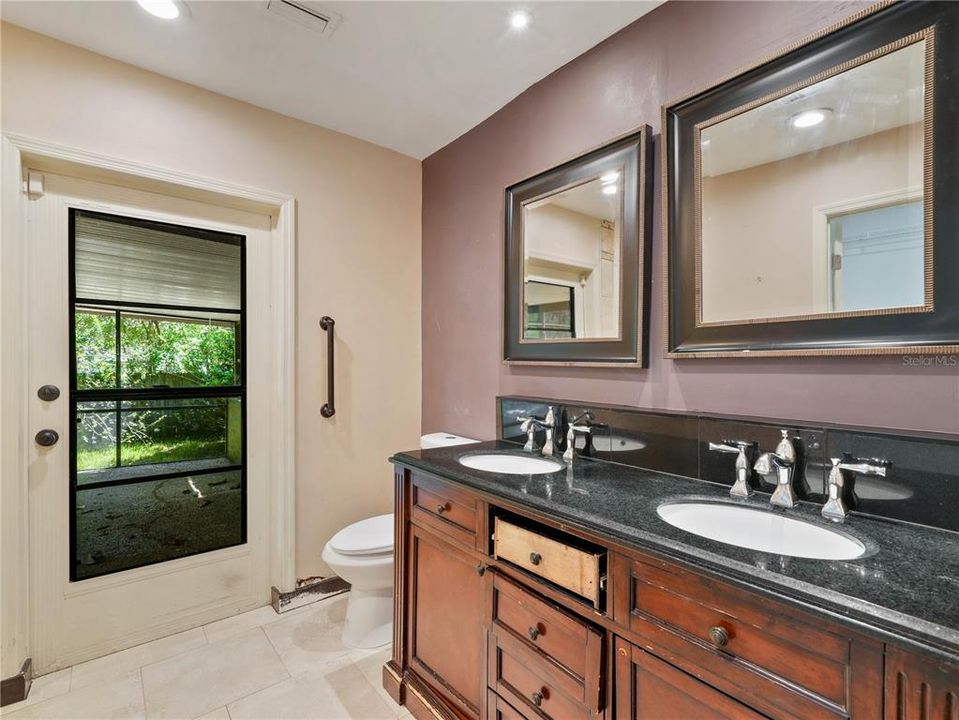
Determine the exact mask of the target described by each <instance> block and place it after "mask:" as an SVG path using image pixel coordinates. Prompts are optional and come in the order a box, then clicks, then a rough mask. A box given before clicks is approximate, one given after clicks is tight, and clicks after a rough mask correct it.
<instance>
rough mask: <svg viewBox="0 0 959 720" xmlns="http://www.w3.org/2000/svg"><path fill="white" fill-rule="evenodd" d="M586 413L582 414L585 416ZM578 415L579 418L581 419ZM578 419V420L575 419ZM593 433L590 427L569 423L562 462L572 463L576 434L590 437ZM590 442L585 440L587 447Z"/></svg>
mask: <svg viewBox="0 0 959 720" xmlns="http://www.w3.org/2000/svg"><path fill="white" fill-rule="evenodd" d="M586 414H588V413H583V415H586ZM583 415H580V416H579V417H580V418H581V417H583ZM577 419H579V418H577ZM592 432H593V426H592V425H577V424H576V423H575V422H570V424H569V427H568V428H567V430H566V450H565V452H563V460H565V461H566V462H572V460H573V458H574V457H576V448H575V443H576V433H581V434H582V435H591V434H592ZM590 442H591V441H590V440H589V439H587V441H586V443H587V447H588V446H589V443H590Z"/></svg>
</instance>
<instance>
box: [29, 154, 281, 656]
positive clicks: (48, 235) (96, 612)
mask: <svg viewBox="0 0 959 720" xmlns="http://www.w3.org/2000/svg"><path fill="white" fill-rule="evenodd" d="M71 209H79V210H81V211H82V210H87V211H95V212H100V213H107V214H110V215H116V216H123V217H127V218H136V219H139V220H147V221H153V222H156V223H170V224H174V225H179V226H188V227H190V228H198V229H201V230H208V231H217V232H220V233H231V234H234V235H237V236H242V237H243V238H244V239H245V242H244V247H245V253H246V265H245V266H246V269H247V272H246V277H245V296H246V310H245V318H244V323H243V324H244V327H243V328H242V334H241V338H242V340H241V342H243V343H245V347H246V356H245V363H244V364H245V373H246V375H245V377H246V389H245V398H244V405H245V412H246V441H245V458H244V460H243V464H244V465H245V477H246V485H245V498H243V500H242V501H241V506H240V507H241V508H242V510H241V511H240V512H241V513H243V514H244V522H245V542H242V543H236V544H232V545H231V546H229V547H223V548H221V549H216V550H212V551H209V552H200V553H197V554H190V555H189V556H183V557H177V558H176V559H170V560H164V559H163V558H162V553H161V554H160V555H158V556H157V559H155V560H154V561H153V563H152V564H143V565H142V566H139V567H133V568H132V569H125V570H119V571H116V572H109V573H104V574H99V575H96V574H95V573H94V574H91V575H90V576H88V579H80V578H77V579H74V580H71V571H73V574H74V576H76V565H75V564H76V563H78V562H86V563H88V564H89V563H96V562H98V560H99V558H97V557H94V556H93V555H92V554H89V553H88V555H90V556H89V557H78V556H77V550H76V549H73V550H72V549H71V536H72V534H73V533H72V532H71V518H74V519H75V518H76V517H77V513H81V512H84V511H85V510H86V508H85V503H86V502H87V501H86V500H83V499H77V500H75V501H74V502H73V507H72V506H71V498H72V497H74V495H73V490H72V486H71V482H72V481H73V479H72V477H71V474H72V472H73V471H72V470H71V454H72V453H74V452H75V449H74V448H73V447H72V443H71V437H72V435H71V432H72V428H71V427H70V425H71V417H72V415H71V402H72V401H71V397H70V387H71V373H72V372H73V371H72V370H71V357H70V355H71V352H70V346H71V344H70V333H71V327H72V326H71V322H70V297H71V287H72V286H71V282H72V280H71V272H70V263H69V257H70V253H71V243H70V236H71V231H72V230H71V224H70V217H71ZM21 217H22V226H21V230H22V238H23V242H24V243H26V246H27V247H28V248H29V251H28V252H27V253H26V256H27V260H26V263H25V265H26V268H25V276H24V280H25V283H26V293H25V298H26V301H27V302H26V307H25V308H24V310H23V312H24V317H25V320H26V323H25V328H26V331H25V336H24V337H23V338H22V342H23V343H25V348H24V357H25V360H26V370H25V373H24V375H25V377H24V380H25V382H26V383H27V385H28V390H29V393H28V395H27V396H26V397H27V400H26V402H27V405H28V407H27V408H26V415H27V417H28V421H29V422H28V428H27V430H28V433H27V437H28V438H29V440H30V448H29V451H28V468H29V490H28V500H29V517H28V526H29V576H30V654H31V655H32V657H33V661H34V666H35V670H36V672H38V673H44V672H48V671H51V670H54V669H57V668H60V667H65V666H68V665H72V664H75V663H77V662H81V661H83V660H87V659H90V658H93V657H98V656H100V655H104V654H107V653H109V652H112V651H115V650H118V649H121V648H124V647H129V646H132V645H135V644H139V643H141V642H146V641H149V640H152V639H155V638H158V637H162V636H165V635H168V634H171V633H173V632H178V631H181V630H184V629H186V628H189V627H193V626H196V625H199V624H202V623H207V622H210V621H212V620H215V619H218V618H221V617H226V616H229V615H232V614H235V613H237V612H240V611H243V610H246V609H249V608H252V607H256V606H260V605H263V604H266V603H267V602H269V597H270V562H271V559H270V552H271V550H270V537H269V536H270V527H269V525H270V510H271V487H270V482H271V481H270V478H271V469H270V468H271V455H270V448H269V437H268V432H269V428H268V427H265V426H267V425H268V424H269V423H264V422H259V423H258V422H257V418H266V417H269V416H270V413H269V405H270V403H271V402H273V401H274V399H273V398H272V397H271V394H272V391H271V387H270V381H269V378H271V377H273V374H272V372H273V364H274V363H276V362H277V359H276V357H275V354H274V353H272V352H271V339H272V338H273V335H272V333H273V323H271V312H272V309H271V302H270V297H271V296H270V293H271V288H270V281H271V280H270V278H271V275H270V263H271V253H270V242H271V237H272V236H271V228H272V220H271V218H270V217H269V216H268V215H258V214H254V213H251V212H244V211H240V210H235V209H230V208H225V207H221V206H217V205H208V204H204V203H201V202H196V201H193V200H185V199H181V198H175V197H168V196H165V195H158V194H153V193H149V192H143V191H139V190H132V189H128V188H123V187H118V186H114V185H107V184H100V183H95V182H91V181H88V180H80V179H77V178H73V177H67V176H63V175H55V174H51V173H49V172H47V173H44V174H43V190H42V193H40V194H37V193H34V194H33V195H29V196H28V195H24V196H23V198H22V206H21ZM167 279H168V280H169V282H171V283H173V282H177V281H178V279H177V278H176V277H172V276H171V277H170V278H167ZM167 279H163V278H160V279H157V280H159V281H163V280H167ZM157 307H160V304H157ZM117 317H118V318H119V315H117ZM118 326H119V323H118ZM117 337H118V338H119V331H118V335H117ZM118 358H119V354H118ZM118 363H119V360H118ZM44 385H55V386H57V387H58V388H59V389H60V391H61V392H60V396H59V398H57V399H56V400H46V401H45V400H42V399H40V398H39V397H38V395H37V390H38V389H39V388H40V387H41V386H44ZM116 407H117V408H118V411H117V418H120V412H119V407H120V405H117V406H116ZM41 429H51V430H54V431H56V432H57V433H58V435H59V441H58V442H57V443H56V444H54V445H51V446H49V447H42V446H41V445H40V444H38V443H36V442H34V440H33V438H34V434H35V433H36V432H38V431H39V430H41ZM116 430H117V432H119V427H117V428H116ZM119 447H120V444H119V441H118V443H117V448H118V449H117V452H118V454H119ZM118 456H119V455H118ZM167 474H168V475H169V474H171V473H167ZM152 488H153V490H152V492H153V498H154V499H155V500H156V501H157V502H160V503H162V502H167V501H168V504H169V503H173V504H175V503H181V502H185V501H191V502H194V507H195V503H203V502H207V503H209V502H210V499H209V498H204V497H203V488H204V486H203V484H202V483H201V482H198V481H192V480H190V478H187V477H183V476H180V477H178V478H175V479H171V480H169V482H166V483H163V482H157V483H153V484H152ZM101 490H102V491H103V492H109V491H111V488H110V487H106V488H102V489H101ZM85 492H86V493H87V495H88V496H92V495H91V492H92V491H85ZM80 495H81V493H79V492H78V493H76V497H77V498H79V497H80ZM178 498H179V499H178ZM213 500H214V502H215V500H216V498H214V499H213ZM130 503H131V506H130V507H129V508H126V509H124V507H123V505H122V503H121V504H120V505H119V506H117V505H116V504H114V506H113V508H112V509H111V510H110V511H109V512H110V513H112V514H111V515H108V516H107V517H109V518H110V521H109V523H107V521H104V522H105V523H107V524H108V525H109V527H108V526H107V525H105V526H104V527H103V528H102V532H105V533H106V532H111V533H116V528H117V527H123V526H124V525H126V526H127V529H126V532H127V533H128V534H127V535H125V536H123V537H120V536H117V537H116V538H114V539H112V540H111V542H112V545H111V547H112V548H113V552H114V554H115V557H114V558H113V559H114V560H116V559H117V558H119V559H120V560H121V561H122V560H123V552H125V549H124V548H129V549H130V550H129V551H130V552H134V551H135V549H136V547H137V542H138V539H139V538H140V536H141V535H142V534H143V533H145V532H147V531H148V530H147V529H145V523H147V524H148V523H149V521H150V518H149V513H148V512H147V511H145V510H144V508H143V503H142V501H140V500H138V499H137V496H136V494H135V493H134V494H133V495H131V498H130ZM134 503H136V507H134V506H133V504H134ZM204 507H205V506H204ZM86 511H90V510H86ZM125 513H128V514H129V517H128V518H125V517H119V516H121V515H124V514H125ZM144 513H146V515H145V514H144ZM175 516H176V511H174V512H173V513H172V515H171V513H169V512H168V513H167V516H166V518H165V520H164V522H167V523H169V522H171V520H170V518H171V517H175ZM125 520H129V522H126V523H125V522H124V521H125ZM192 522H193V523H194V524H196V520H195V518H194V519H193V520H192ZM110 523H112V524H110ZM201 529H202V528H201ZM100 531H101V530H100V529H98V528H91V526H89V525H88V526H86V528H85V530H84V532H87V533H90V532H93V533H96V532H100ZM189 532H197V527H193V528H191V529H189ZM168 534H169V536H170V539H169V541H168V542H169V544H170V547H171V548H174V554H175V548H176V544H177V542H178V539H177V535H178V533H177V532H170V533H168ZM153 541H154V542H156V543H158V544H159V545H160V546H162V545H163V543H164V542H167V539H166V536H163V535H161V536H160V537H159V538H157V537H154V538H153ZM125 543H128V544H127V545H125ZM94 575H96V576H94Z"/></svg>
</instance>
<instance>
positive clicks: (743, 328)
mask: <svg viewBox="0 0 959 720" xmlns="http://www.w3.org/2000/svg"><path fill="white" fill-rule="evenodd" d="M920 32H929V34H930V35H931V34H934V36H935V44H934V46H933V48H934V49H933V51H932V53H933V55H932V63H931V68H932V70H933V76H932V77H931V78H929V79H930V80H932V81H933V82H932V88H933V89H932V114H933V119H934V120H933V123H932V126H931V128H927V133H926V142H927V143H930V144H931V153H929V157H930V158H931V165H930V166H928V167H927V176H926V181H925V183H924V185H925V187H926V189H927V195H926V199H927V203H926V212H927V214H930V215H931V222H928V221H927V223H926V226H927V228H930V227H931V228H932V233H931V235H932V237H931V242H929V243H928V245H927V246H931V249H932V257H933V264H932V273H931V277H929V278H927V281H931V284H932V288H933V297H932V303H931V306H932V307H931V309H926V310H924V311H921V312H901V313H892V314H872V315H868V316H862V315H858V316H856V315H853V316H843V315H842V314H837V316H834V317H822V316H819V317H809V318H788V319H782V320H771V321H762V322H756V321H744V322H742V323H728V324H727V323H723V324H719V325H703V324H701V323H698V322H697V288H696V285H695V278H696V267H697V265H696V263H697V246H698V232H697V220H696V211H697V207H698V206H697V202H696V198H697V195H696V188H697V176H696V153H695V139H696V127H697V124H699V123H702V122H703V121H705V120H708V119H709V118H715V117H717V116H720V115H722V114H723V113H728V112H730V111H732V110H734V109H736V108H740V107H744V106H747V105H748V104H749V103H752V102H755V101H756V100H758V99H760V98H765V97H768V96H771V95H774V94H776V93H777V92H779V91H781V90H782V89H783V88H786V87H789V86H793V85H796V84H799V83H803V82H805V81H808V79H810V78H812V77H814V76H817V75H819V74H820V73H825V72H827V71H829V70H831V69H834V68H836V67H837V66H840V65H842V64H844V63H847V62H851V61H853V60H855V59H857V58H860V57H862V56H864V55H866V54H868V53H870V52H873V51H875V50H877V49H879V48H882V47H884V46H887V45H890V44H892V43H895V42H896V41H897V40H900V39H902V38H904V37H907V36H909V35H912V34H914V33H920ZM957 77H959V3H950V2H930V3H924V2H902V3H890V2H882V3H879V4H877V5H873V6H871V7H869V8H868V9H866V10H864V11H862V12H860V13H858V14H856V15H854V16H852V17H851V18H849V19H847V20H846V21H844V22H843V23H840V24H838V25H835V26H833V27H830V28H826V29H825V30H823V31H822V32H820V33H817V34H816V35H814V36H812V37H811V38H808V39H806V40H804V41H803V42H802V43H800V44H797V45H795V46H792V47H790V48H787V49H786V50H784V51H782V52H780V53H778V54H777V55H775V56H773V57H772V58H768V59H767V60H766V61H764V62H763V64H760V65H757V66H755V67H753V68H750V69H746V70H743V71H741V72H739V73H736V74H735V75H733V76H732V77H730V78H729V79H726V80H724V81H722V82H721V83H719V84H717V85H715V86H714V87H711V88H708V89H706V90H702V91H699V92H697V93H695V94H693V95H690V96H687V97H685V98H682V99H680V100H677V101H674V102H672V103H669V104H667V105H665V106H664V107H663V118H662V121H663V125H662V127H663V141H662V172H663V189H662V192H663V218H664V222H663V245H664V274H665V277H666V280H667V283H666V285H667V291H666V292H667V302H666V313H667V316H666V322H665V335H666V337H665V342H666V357H670V358H684V357H748V356H766V357H769V356H794V355H798V356H811V355H840V356H841V355H883V354H885V355H889V354H897V355H910V354H920V353H921V354H953V353H959V282H957V275H959V241H957V238H959V205H957V202H956V197H957V187H959V86H957V85H956V78H957ZM930 129H931V132H928V130H930ZM927 217H928V215H927ZM929 240H930V238H928V237H927V242H928V241H929Z"/></svg>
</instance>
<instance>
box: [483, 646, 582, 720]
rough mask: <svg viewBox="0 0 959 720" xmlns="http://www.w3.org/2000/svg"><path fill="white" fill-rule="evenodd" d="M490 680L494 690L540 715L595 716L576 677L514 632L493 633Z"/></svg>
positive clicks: (567, 719)
mask: <svg viewBox="0 0 959 720" xmlns="http://www.w3.org/2000/svg"><path fill="white" fill-rule="evenodd" d="M487 657H488V661H489V667H488V668H487V676H486V677H487V681H488V683H489V687H490V689H491V690H495V691H496V693H497V694H498V695H499V696H500V697H502V698H504V699H505V700H507V701H508V702H509V703H510V704H511V705H513V707H515V708H519V709H520V710H521V711H523V712H527V713H529V714H531V715H534V716H536V717H547V718H552V719H553V720H576V718H584V719H586V718H592V717H594V714H593V711H597V710H598V709H597V708H590V707H588V706H587V704H586V698H585V688H584V687H583V685H582V683H580V682H579V681H578V680H577V679H576V678H574V677H573V676H571V675H570V674H569V673H567V672H566V671H565V670H563V668H562V667H560V666H559V665H557V664H556V663H554V662H552V661H551V660H549V658H547V657H546V656H544V655H542V654H541V653H538V652H537V651H536V650H534V649H532V648H529V647H527V645H526V644H525V643H523V641H522V640H519V639H518V638H515V637H513V635H511V634H510V633H506V632H502V631H498V630H492V631H490V633H489V653H488V656H487Z"/></svg>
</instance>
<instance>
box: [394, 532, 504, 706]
mask: <svg viewBox="0 0 959 720" xmlns="http://www.w3.org/2000/svg"><path fill="white" fill-rule="evenodd" d="M478 564H479V563H478V561H477V559H476V558H475V557H473V556H472V555H470V554H469V553H466V552H464V551H462V550H460V549H458V548H457V547H455V546H454V545H452V544H450V543H449V542H447V541H445V540H442V539H440V538H438V537H436V536H435V535H433V534H432V533H430V532H429V531H426V530H423V529H422V528H419V527H416V526H413V527H412V530H411V535H410V552H409V565H410V567H409V572H410V581H409V587H410V588H411V591H412V598H411V602H410V603H409V608H408V613H409V618H408V626H409V628H410V664H411V665H412V666H413V667H414V669H415V670H416V671H417V673H418V674H419V675H421V676H422V677H423V678H424V679H425V680H427V681H428V682H430V683H432V684H434V685H436V687H437V689H438V690H440V692H441V693H443V694H444V695H447V696H448V697H449V699H450V700H452V701H453V703H454V704H456V705H457V706H458V708H459V709H460V710H461V711H463V712H465V713H466V714H468V715H469V716H470V717H473V718H476V717H477V716H478V714H479V708H480V698H481V696H482V693H484V692H485V682H484V680H485V667H484V657H485V634H484V629H483V608H484V603H483V592H482V590H483V580H482V577H481V576H480V575H479V573H478V572H477V565H478Z"/></svg>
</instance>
